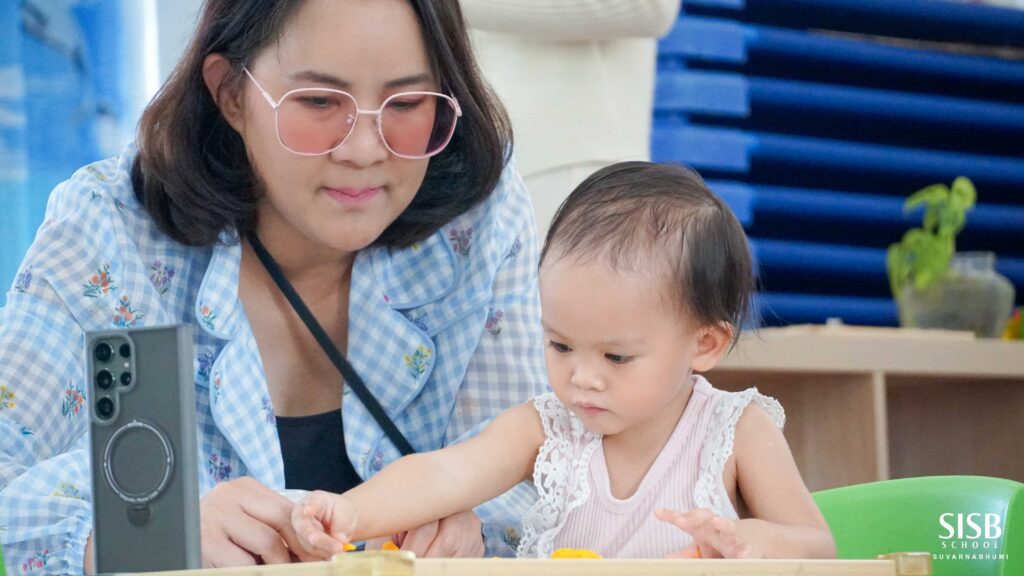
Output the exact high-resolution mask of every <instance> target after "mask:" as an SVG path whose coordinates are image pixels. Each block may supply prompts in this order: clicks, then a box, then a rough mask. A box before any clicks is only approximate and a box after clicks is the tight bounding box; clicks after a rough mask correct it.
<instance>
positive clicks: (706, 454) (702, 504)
mask: <svg viewBox="0 0 1024 576" xmlns="http://www.w3.org/2000/svg"><path fill="white" fill-rule="evenodd" d="M715 393H716V394H720V395H721V397H720V398H716V399H715V400H716V403H715V408H714V412H713V413H712V415H711V420H710V430H709V431H708V435H707V437H705V439H704V446H703V447H702V448H701V453H700V471H699V476H698V477H697V485H696V487H695V488H694V494H693V503H694V505H696V507H697V508H706V509H708V510H711V511H713V512H714V513H716V514H718V515H720V516H732V517H735V514H736V511H735V510H734V509H733V506H732V502H731V501H730V500H729V495H728V494H727V493H726V491H725V485H724V484H723V481H722V475H723V473H724V471H725V463H726V462H727V461H728V460H729V456H731V455H732V449H733V443H734V442H735V440H736V423H737V422H739V419H740V416H741V415H743V411H744V410H745V409H746V408H747V406H748V405H750V403H751V402H754V403H755V404H757V405H758V406H760V407H761V409H762V410H764V411H765V412H766V413H767V414H768V417H769V418H771V420H772V422H774V423H775V425H776V426H778V427H779V429H782V427H783V426H784V425H785V423H786V414H785V412H784V411H783V409H782V405H781V404H779V402H778V401H777V400H775V399H774V398H771V397H769V396H765V395H763V394H761V393H760V392H758V391H757V388H748V389H746V390H744V391H742V392H724V391H721V390H715Z"/></svg>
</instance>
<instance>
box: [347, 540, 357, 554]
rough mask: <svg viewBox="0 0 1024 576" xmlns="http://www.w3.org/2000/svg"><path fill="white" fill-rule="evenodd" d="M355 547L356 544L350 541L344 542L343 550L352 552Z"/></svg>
mask: <svg viewBox="0 0 1024 576" xmlns="http://www.w3.org/2000/svg"><path fill="white" fill-rule="evenodd" d="M355 549H356V545H355V544H352V543H351V542H349V543H348V544H345V552H352V551H353V550H355Z"/></svg>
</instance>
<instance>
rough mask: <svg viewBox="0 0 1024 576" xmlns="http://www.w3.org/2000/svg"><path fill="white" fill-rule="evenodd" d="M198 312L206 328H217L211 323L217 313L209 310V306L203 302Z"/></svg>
mask: <svg viewBox="0 0 1024 576" xmlns="http://www.w3.org/2000/svg"><path fill="white" fill-rule="evenodd" d="M199 314H200V315H201V316H200V318H199V319H200V320H202V321H203V324H205V325H206V327H207V328H209V329H210V330H216V329H217V328H216V327H215V326H214V324H213V321H214V320H216V319H217V313H216V312H214V311H213V310H210V307H209V306H206V305H205V304H204V305H203V307H202V308H200V309H199Z"/></svg>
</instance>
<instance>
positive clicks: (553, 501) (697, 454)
mask: <svg viewBox="0 0 1024 576" xmlns="http://www.w3.org/2000/svg"><path fill="white" fill-rule="evenodd" d="M693 380H694V386H693V394H692V395H691V396H690V400H689V402H687V404H686V408H685V409H684V411H683V415H682V416H681V417H680V418H679V422H678V423H677V424H676V427H675V430H674V431H673V432H672V435H671V436H670V437H669V440H668V442H667V443H666V444H665V447H664V448H663V449H662V451H661V453H660V454H658V456H657V458H655V460H654V463H653V464H652V465H651V468H650V470H648V471H647V475H646V476H644V479H643V480H642V481H641V482H640V486H639V488H637V491H636V493H634V494H633V495H632V496H630V497H629V498H627V499H625V500H620V499H618V498H615V497H614V496H612V494H611V488H610V484H609V481H608V468H607V465H606V464H605V459H604V451H603V450H602V448H601V446H602V444H601V436H600V435H597V434H594V433H592V432H590V431H588V430H587V429H586V428H585V427H584V426H583V423H582V422H581V421H580V420H579V418H577V417H576V416H575V415H574V414H573V413H572V412H570V411H569V410H568V409H566V408H565V406H563V405H562V403H561V402H559V401H558V399H557V398H556V397H555V395H554V394H545V395H543V396H538V397H537V398H535V399H534V406H535V407H536V408H537V412H538V413H539V414H540V417H541V421H542V423H543V425H544V432H545V434H546V437H547V438H546V439H545V441H544V445H543V446H542V447H541V449H540V452H539V453H538V455H537V461H536V463H535V464H534V471H533V479H534V485H535V486H536V488H537V492H538V495H539V499H538V500H537V502H536V503H535V504H534V505H533V506H532V507H531V508H530V510H529V512H528V513H527V516H526V517H525V518H524V519H523V538H522V540H521V541H520V544H519V549H518V555H519V557H521V558H547V557H548V556H550V555H551V553H552V552H553V551H554V550H555V549H557V548H587V549H589V550H593V551H594V552H597V553H599V554H601V555H602V556H604V557H605V558H661V557H664V556H665V555H666V554H670V553H672V552H677V551H679V550H682V549H683V548H685V547H686V546H688V545H689V544H690V543H691V542H692V539H691V538H690V536H689V535H688V534H687V533H686V532H683V531H682V530H680V529H678V528H676V527H674V526H672V525H670V524H668V523H666V522H662V521H661V520H658V519H657V518H655V517H654V511H655V510H656V509H658V508H669V509H673V510H681V511H687V510H693V509H696V508H704V509H708V510H711V511H712V512H714V513H715V514H718V515H720V516H723V517H727V518H734V519H735V518H737V514H736V510H735V509H734V508H733V505H732V502H731V501H730V500H729V495H728V494H727V493H726V490H725V486H724V484H723V482H722V473H723V471H724V469H725V462H726V461H727V460H728V459H729V456H730V455H731V454H732V447H733V439H734V438H735V434H736V422H737V421H738V420H739V418H740V415H741V414H742V413H743V410H744V409H745V408H746V407H747V406H748V405H749V404H750V403H751V402H754V403H756V404H757V405H759V406H760V407H761V408H762V409H764V411H765V412H766V413H767V414H768V416H769V417H770V418H771V419H772V420H773V421H774V422H775V423H776V424H777V425H778V426H779V428H782V425H783V423H784V421H785V416H784V414H783V411H782V407H781V406H780V405H779V403H778V402H776V401H775V400H774V399H772V398H769V397H766V396H763V395H761V394H760V393H758V391H757V389H756V388H750V389H747V390H744V391H743V392H725V391H723V390H717V389H715V388H712V387H711V385H710V384H709V383H708V381H707V380H705V379H704V378H703V377H701V376H694V377H693Z"/></svg>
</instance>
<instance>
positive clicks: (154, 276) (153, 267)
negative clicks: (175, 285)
mask: <svg viewBox="0 0 1024 576" xmlns="http://www.w3.org/2000/svg"><path fill="white" fill-rule="evenodd" d="M149 270H150V272H149V280H150V281H151V282H152V283H153V287H154V288H156V291H157V292H159V293H161V294H163V293H164V292H167V287H168V286H170V284H171V278H174V268H170V267H168V266H165V265H164V263H163V262H161V261H159V260H155V261H153V263H152V264H150V265H149Z"/></svg>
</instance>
